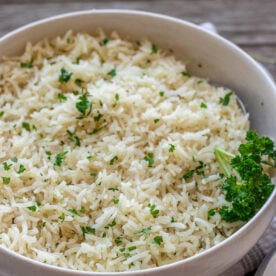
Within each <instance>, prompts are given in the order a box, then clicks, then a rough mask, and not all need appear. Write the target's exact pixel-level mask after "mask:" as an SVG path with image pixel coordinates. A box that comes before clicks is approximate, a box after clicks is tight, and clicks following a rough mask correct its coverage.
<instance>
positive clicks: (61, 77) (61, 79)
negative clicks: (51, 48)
mask: <svg viewBox="0 0 276 276" xmlns="http://www.w3.org/2000/svg"><path fill="white" fill-rule="evenodd" d="M72 74H73V73H69V72H67V71H66V70H65V69H64V68H61V70H60V74H59V77H58V80H59V82H60V83H66V82H68V81H69V80H70V79H71V76H72Z"/></svg>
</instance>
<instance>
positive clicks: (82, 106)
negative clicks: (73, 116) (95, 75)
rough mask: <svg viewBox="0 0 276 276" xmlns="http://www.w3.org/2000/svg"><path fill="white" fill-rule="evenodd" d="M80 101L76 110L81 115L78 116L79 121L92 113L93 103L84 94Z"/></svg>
mask: <svg viewBox="0 0 276 276" xmlns="http://www.w3.org/2000/svg"><path fill="white" fill-rule="evenodd" d="M78 99H79V101H78V102H77V103H76V108H77V110H78V111H79V112H80V113H81V115H80V116H78V117H77V119H83V118H85V117H87V116H88V115H89V114H90V113H91V110H92V103H91V102H90V101H89V100H88V97H87V93H84V94H82V95H81V96H79V98H78Z"/></svg>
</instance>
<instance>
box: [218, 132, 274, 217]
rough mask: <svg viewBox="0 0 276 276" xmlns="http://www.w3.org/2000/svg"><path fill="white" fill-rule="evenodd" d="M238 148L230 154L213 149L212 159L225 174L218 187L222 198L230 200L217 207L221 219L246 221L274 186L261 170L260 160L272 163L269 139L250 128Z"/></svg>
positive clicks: (270, 141) (272, 150)
mask: <svg viewBox="0 0 276 276" xmlns="http://www.w3.org/2000/svg"><path fill="white" fill-rule="evenodd" d="M238 151H239V154H238V155H233V154H231V153H229V152H227V151H225V150H223V149H221V148H219V147H217V148H216V149H215V156H216V159H217V161H218V163H219V165H220V167H221V169H222V170H223V172H224V174H225V175H226V178H225V180H224V181H223V183H222V189H223V190H224V191H225V199H226V200H227V201H229V202H230V203H231V204H230V205H229V206H222V207H221V208H220V209H219V214H220V215H221V217H222V219H223V220H225V221H227V222H234V221H238V220H241V221H248V220H249V219H250V218H252V217H253V216H254V215H255V213H256V212H257V211H258V210H259V209H260V208H261V207H262V205H263V204H264V203H265V201H266V200H267V198H268V197H269V196H270V194H271V192H272V191H273V188H274V185H273V184H272V183H271V179H270V177H269V175H268V174H266V173H265V172H264V170H263V164H264V163H265V164H267V165H270V166H271V167H275V160H276V157H275V149H274V143H273V141H272V140H271V139H270V138H268V137H259V136H258V134H257V133H256V132H255V131H252V130H250V131H248V132H247V135H246V142H245V143H244V144H241V145H240V146H239V149H238Z"/></svg>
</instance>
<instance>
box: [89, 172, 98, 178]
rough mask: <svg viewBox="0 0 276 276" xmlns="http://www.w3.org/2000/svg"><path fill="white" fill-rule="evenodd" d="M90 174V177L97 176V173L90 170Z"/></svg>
mask: <svg viewBox="0 0 276 276" xmlns="http://www.w3.org/2000/svg"><path fill="white" fill-rule="evenodd" d="M90 176H92V177H97V176H98V173H96V172H92V173H90Z"/></svg>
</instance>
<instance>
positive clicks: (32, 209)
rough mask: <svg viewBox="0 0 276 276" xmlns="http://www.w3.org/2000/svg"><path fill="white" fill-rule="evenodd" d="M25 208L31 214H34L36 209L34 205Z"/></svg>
mask: <svg viewBox="0 0 276 276" xmlns="http://www.w3.org/2000/svg"><path fill="white" fill-rule="evenodd" d="M27 208H28V209H29V210H30V211H32V212H35V211H36V209H37V207H36V205H32V206H28V207H27Z"/></svg>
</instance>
